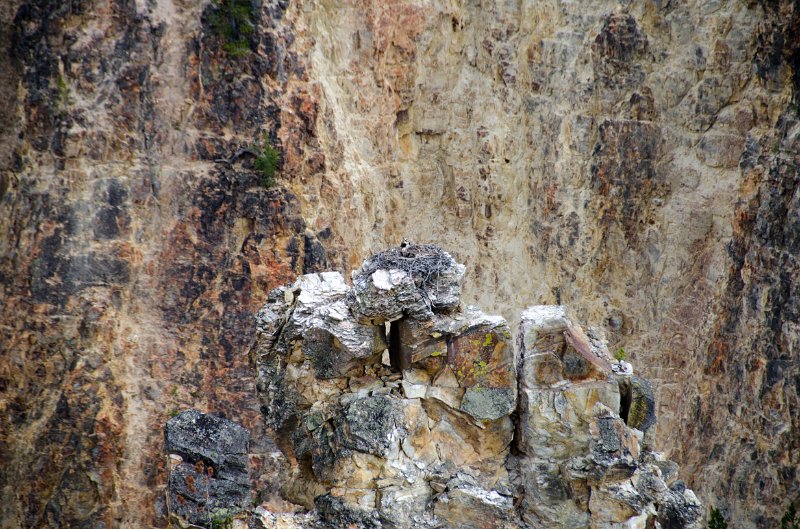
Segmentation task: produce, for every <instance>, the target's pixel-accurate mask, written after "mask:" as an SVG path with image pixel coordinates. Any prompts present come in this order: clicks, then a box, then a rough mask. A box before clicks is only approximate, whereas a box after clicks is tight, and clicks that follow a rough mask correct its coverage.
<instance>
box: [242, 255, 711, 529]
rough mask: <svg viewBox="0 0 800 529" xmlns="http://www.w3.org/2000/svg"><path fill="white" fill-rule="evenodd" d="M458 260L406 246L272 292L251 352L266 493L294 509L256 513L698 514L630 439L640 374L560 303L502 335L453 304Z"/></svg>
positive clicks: (657, 520) (265, 517)
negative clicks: (347, 278)
mask: <svg viewBox="0 0 800 529" xmlns="http://www.w3.org/2000/svg"><path fill="white" fill-rule="evenodd" d="M463 273H464V267H463V266H462V265H460V264H458V263H456V262H455V261H454V260H453V259H452V258H451V257H450V256H449V255H448V254H446V253H444V252H442V251H441V250H440V249H438V248H437V247H435V246H417V245H412V244H406V243H404V245H403V246H401V247H399V248H393V249H390V250H387V251H386V252H382V253H380V254H377V255H376V256H373V257H372V258H370V259H369V260H367V261H365V263H364V265H363V266H362V268H361V269H360V270H359V271H357V272H356V273H355V274H354V281H353V287H349V286H347V285H346V284H345V282H344V280H343V278H342V277H341V275H340V274H338V273H336V272H325V273H320V274H312V275H305V276H302V277H301V278H299V279H298V280H297V281H296V282H295V283H294V284H293V285H291V286H289V287H281V288H278V289H276V290H274V291H273V292H272V293H271V294H270V297H269V302H268V303H267V305H265V306H264V308H263V309H262V310H261V311H259V313H258V316H257V320H258V323H257V328H258V335H259V336H258V340H257V343H256V346H255V349H254V354H255V356H256V358H257V365H258V369H259V387H260V389H261V399H262V403H263V410H264V412H265V416H266V418H267V421H268V424H269V425H270V427H271V428H272V429H273V430H274V431H275V433H276V439H277V440H278V441H279V445H280V447H281V449H282V450H283V453H284V455H285V457H286V459H285V462H284V469H283V474H282V476H281V482H282V484H283V491H282V492H283V494H284V496H285V498H286V499H287V500H289V501H291V502H293V503H295V504H298V505H301V506H303V507H305V508H306V509H309V510H310V512H307V513H303V514H294V513H291V512H289V513H276V512H263V511H262V512H261V513H260V516H261V521H262V523H263V524H264V525H265V526H267V527H361V528H373V527H375V528H377V527H396V528H408V529H410V528H416V527H421V528H425V527H429V528H435V527H450V528H476V529H477V528H480V529H500V528H508V529H510V528H516V527H540V528H562V527H568V528H583V527H592V528H613V527H619V528H621V527H629V528H633V527H637V528H645V527H663V528H678V527H686V528H689V527H699V519H700V517H701V515H702V513H701V505H700V503H699V501H698V500H697V498H696V497H695V495H694V493H693V492H692V491H691V490H688V489H686V487H685V486H684V485H683V484H682V482H677V481H675V478H676V475H675V472H674V469H673V468H672V467H671V464H670V463H669V462H667V461H665V460H664V458H663V457H662V456H661V455H660V454H658V453H654V452H652V450H651V447H649V446H647V443H644V445H643V440H645V435H646V431H647V430H648V428H650V427H651V426H652V425H653V422H654V420H655V415H654V413H655V406H654V402H653V399H652V390H651V389H650V388H649V385H648V383H647V382H646V381H645V380H644V379H640V378H637V377H633V376H632V375H631V369H630V365H629V364H626V363H624V362H621V361H620V362H615V361H614V360H613V359H612V358H611V356H610V355H609V354H608V349H607V347H606V346H605V342H604V341H603V340H602V338H600V337H598V336H595V335H594V334H592V333H590V334H591V335H590V336H587V335H586V334H584V332H583V331H582V330H581V328H580V327H578V326H577V325H575V324H574V323H573V322H572V320H570V319H569V318H568V317H567V315H566V311H565V309H564V308H563V307H560V306H537V307H531V308H529V309H528V310H526V311H525V312H524V313H523V314H522V323H521V325H520V329H519V333H518V337H517V346H516V347H515V346H514V343H513V341H512V339H511V332H510V330H509V327H508V325H507V323H506V321H505V320H504V319H503V318H502V317H499V316H489V315H486V314H484V313H483V312H481V311H480V310H478V309H476V308H474V307H467V308H465V309H462V308H461V306H460V291H461V278H462V277H463ZM442 292H444V293H445V294H444V295H443V294H442ZM442 300H446V303H444V302H442ZM387 333H388V337H387V336H386V334H387ZM626 422H627V424H626ZM634 427H635V428H639V429H635V428H634ZM662 468H663V469H664V470H662ZM280 524H284V525H280Z"/></svg>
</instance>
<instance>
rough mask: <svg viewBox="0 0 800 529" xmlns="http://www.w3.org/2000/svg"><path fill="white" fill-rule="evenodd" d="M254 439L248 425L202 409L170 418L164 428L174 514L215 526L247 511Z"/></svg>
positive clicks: (180, 520) (179, 518)
mask: <svg viewBox="0 0 800 529" xmlns="http://www.w3.org/2000/svg"><path fill="white" fill-rule="evenodd" d="M249 439H250V432H249V431H248V430H247V429H246V428H243V427H241V426H239V425H238V424H236V423H234V422H231V421H229V420H227V419H225V418H223V417H219V416H216V415H212V414H206V413H202V412H200V411H198V410H194V409H190V410H186V411H184V412H183V413H181V414H180V415H178V416H176V417H173V418H172V419H170V420H169V421H168V422H167V424H166V427H165V429H164V447H165V450H166V452H167V454H169V456H170V470H169V478H168V483H167V496H168V498H169V503H168V506H169V515H170V518H172V519H175V520H176V521H177V522H178V523H190V524H194V525H197V526H202V527H208V528H211V527H214V524H217V525H219V522H220V521H221V520H230V519H233V518H234V517H237V516H238V515H240V514H241V513H245V512H246V510H247V509H248V507H249V506H250V477H249V459H248V452H247V449H248V442H249Z"/></svg>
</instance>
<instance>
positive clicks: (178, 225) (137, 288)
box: [0, 0, 800, 528]
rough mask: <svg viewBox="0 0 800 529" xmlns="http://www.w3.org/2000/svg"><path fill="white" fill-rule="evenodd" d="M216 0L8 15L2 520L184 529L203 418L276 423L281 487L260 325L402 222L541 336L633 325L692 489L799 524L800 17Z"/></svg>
mask: <svg viewBox="0 0 800 529" xmlns="http://www.w3.org/2000/svg"><path fill="white" fill-rule="evenodd" d="M217 4H221V5H217ZM217 4H212V3H211V2H210V1H207V2H192V1H189V0H71V1H67V2H62V1H56V0H36V1H21V0H12V1H9V2H6V3H4V5H3V6H1V7H0V20H2V24H0V45H2V46H3V48H4V50H6V51H5V52H4V53H2V54H0V76H2V82H0V94H1V95H2V97H0V227H2V231H0V233H2V235H0V278H2V281H0V289H1V290H0V299H2V304H1V306H0V314H1V315H2V316H0V318H1V319H0V324H1V325H2V339H0V411H1V412H2V413H0V460H1V461H2V466H3V472H2V473H1V474H0V520H2V522H0V523H2V526H3V527H67V526H69V527H137V528H138V527H147V526H163V525H164V524H165V518H164V515H165V508H164V492H163V491H164V482H165V479H166V472H165V469H164V465H165V463H164V462H163V458H161V457H160V456H159V454H160V453H161V451H162V450H161V448H162V447H161V443H162V438H161V427H162V425H163V424H164V422H165V421H166V420H167V419H168V418H169V417H170V416H171V415H174V414H175V413H177V412H178V411H179V410H181V409H183V408H187V407H196V408H199V409H202V410H205V411H217V412H222V413H224V414H226V415H227V416H228V417H229V418H231V419H233V420H235V421H236V422H239V423H240V424H243V425H245V426H246V427H248V428H250V429H251V430H252V431H253V436H252V439H253V446H252V447H251V451H252V454H251V464H252V468H253V469H254V479H255V481H256V484H255V485H256V487H257V488H260V489H262V490H263V491H264V492H263V499H264V501H267V500H269V499H270V498H273V497H275V492H276V484H275V483H274V481H273V480H271V479H270V478H271V476H273V472H274V470H273V468H272V467H273V465H272V463H271V461H272V460H271V457H272V454H274V452H275V451H276V447H275V446H274V442H273V440H272V437H271V436H270V432H269V431H267V430H266V428H265V426H264V423H263V417H262V416H261V413H260V410H259V404H258V402H257V399H256V397H255V370H254V369H253V366H252V365H251V362H250V359H248V357H247V355H248V350H249V349H250V346H251V344H252V341H253V339H254V336H255V323H254V321H255V320H254V315H255V312H256V311H257V310H258V308H259V307H260V306H261V305H263V303H264V302H265V301H266V297H267V292H269V291H270V290H271V289H272V288H274V287H276V286H279V285H282V284H285V283H288V282H290V281H292V280H294V278H295V277H296V276H297V275H299V274H302V273H307V272H314V271H320V270H324V269H335V270H339V271H342V272H344V273H345V276H346V277H347V276H348V274H349V272H350V270H352V269H355V268H357V267H358V266H359V265H360V264H361V260H362V259H364V258H365V257H367V256H369V255H370V254H372V253H374V251H375V250H378V249H380V248H383V247H386V246H391V245H395V244H398V243H399V242H400V241H401V240H403V239H409V240H412V241H415V242H433V243H437V244H440V245H441V246H442V247H444V248H445V249H447V250H448V251H450V252H451V253H452V254H453V255H454V256H455V257H456V258H457V260H459V261H460V262H463V263H465V264H466V265H467V270H468V272H467V273H468V275H469V277H468V278H467V280H466V283H465V285H466V290H465V292H464V299H465V300H466V301H468V302H472V303H476V304H479V305H480V306H482V307H483V308H484V309H486V310H487V311H489V312H492V313H498V314H502V315H504V316H505V317H506V318H507V319H509V320H510V321H512V322H516V321H518V319H519V313H520V311H521V310H522V309H523V308H524V307H525V306H527V305H531V304H562V303H563V304H566V305H569V306H571V307H572V308H573V309H574V310H576V312H577V314H578V316H579V318H581V319H582V320H583V321H585V322H602V323H603V324H604V326H605V329H604V330H605V333H606V335H607V337H608V338H609V342H610V347H611V350H612V351H618V350H619V349H623V350H624V352H625V354H626V356H627V358H628V360H629V361H631V362H632V363H633V364H634V366H635V369H636V371H637V372H639V373H643V374H645V375H646V376H647V377H648V378H650V379H651V381H652V382H653V386H654V389H655V392H656V397H657V403H658V414H659V417H660V420H659V422H658V424H657V426H656V432H655V437H656V440H657V444H658V445H659V446H660V447H664V448H665V449H666V452H667V456H669V457H670V458H671V459H674V460H675V461H676V462H678V463H679V464H680V465H681V469H682V476H681V477H682V478H683V479H685V480H686V481H687V484H689V486H691V487H692V488H693V489H694V490H695V491H696V492H697V494H698V496H699V497H700V498H701V499H702V500H703V501H704V502H705V503H706V504H707V505H716V506H719V507H721V508H722V509H723V512H725V513H726V515H727V516H728V517H729V519H731V520H736V521H737V526H741V527H763V526H772V525H775V523H776V522H775V520H776V519H777V518H779V517H780V516H781V514H782V513H783V510H784V509H785V507H786V505H787V504H788V501H789V500H790V499H792V498H794V497H796V496H797V495H798V493H800V490H798V483H799V482H800V478H799V477H798V476H797V468H798V467H800V459H798V458H800V434H798V433H797V432H798V427H800V419H798V417H800V404H799V402H800V365H799V364H800V360H798V356H799V355H800V353H799V352H798V351H799V350H800V344H799V343H798V336H800V334H798V325H799V324H800V309H798V302H797V299H798V293H799V292H798V289H800V286H798V285H800V277H798V276H799V275H800V265H798V261H797V255H798V251H800V187H799V186H798V184H800V172H799V171H798V166H799V165H800V123H799V122H798V110H797V106H796V103H797V97H798V87H799V86H800V81H798V79H800V67H799V66H798V64H800V43H798V39H800V9H799V8H797V7H795V4H794V3H793V2H789V1H783V2H756V1H750V2H744V1H742V2H721V1H712V0H709V1H705V2H701V1H691V2H683V3H678V2H670V1H654V2H642V3H633V2H619V3H618V2H607V1H590V2H556V1H541V2H522V1H508V2H479V1H469V2H468V1H463V2H459V1H450V2H445V1H434V0H429V1H422V0H420V1H388V2H387V1H378V0H375V1H372V2H369V1H360V0H353V1H350V2H336V1H327V0H320V1H302V2H300V1H298V2H287V1H285V0H270V1H266V0H265V1H263V2H253V3H252V4H251V3H249V2H247V1H244V2H243V1H241V0H238V1H234V0H227V1H226V2H218V3H217ZM242 6H244V12H242V10H241V8H242ZM243 13H244V14H243ZM220 14H222V15H223V16H222V17H220ZM250 24H252V31H244V30H243V29H242V28H245V27H246V28H250V27H251V26H250ZM265 143H270V144H272V145H273V146H275V147H276V148H277V149H278V150H279V151H280V153H281V161H280V164H279V167H278V171H277V179H278V185H277V186H275V187H272V188H266V187H265V186H264V185H263V182H262V175H261V174H260V173H259V171H257V170H256V167H255V162H256V158H257V156H258V154H259V153H260V148H261V146H263V145H264V144H265Z"/></svg>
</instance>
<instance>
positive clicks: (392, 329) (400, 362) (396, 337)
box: [389, 320, 411, 373]
mask: <svg viewBox="0 0 800 529" xmlns="http://www.w3.org/2000/svg"><path fill="white" fill-rule="evenodd" d="M408 356H409V355H408V354H407V353H405V352H404V351H403V348H402V346H401V344H400V328H399V320H398V321H393V322H391V323H390V324H389V363H390V364H391V366H392V369H394V370H396V371H400V372H401V373H402V372H403V371H404V370H406V369H408V368H409V367H411V358H409V357H408Z"/></svg>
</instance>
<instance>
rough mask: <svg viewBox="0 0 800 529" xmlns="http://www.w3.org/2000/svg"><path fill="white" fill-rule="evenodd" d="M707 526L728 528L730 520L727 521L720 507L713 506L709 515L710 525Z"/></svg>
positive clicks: (712, 528)
mask: <svg viewBox="0 0 800 529" xmlns="http://www.w3.org/2000/svg"><path fill="white" fill-rule="evenodd" d="M706 527H707V529H727V528H728V522H726V521H725V518H724V517H723V516H722V513H721V512H719V509H717V508H716V507H712V508H711V514H709V515H708V525H707V526H706Z"/></svg>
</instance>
